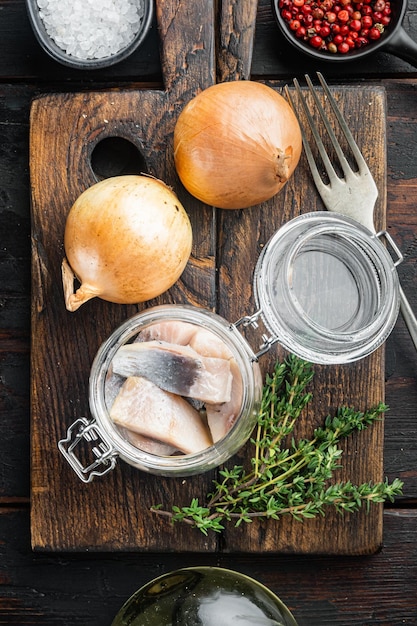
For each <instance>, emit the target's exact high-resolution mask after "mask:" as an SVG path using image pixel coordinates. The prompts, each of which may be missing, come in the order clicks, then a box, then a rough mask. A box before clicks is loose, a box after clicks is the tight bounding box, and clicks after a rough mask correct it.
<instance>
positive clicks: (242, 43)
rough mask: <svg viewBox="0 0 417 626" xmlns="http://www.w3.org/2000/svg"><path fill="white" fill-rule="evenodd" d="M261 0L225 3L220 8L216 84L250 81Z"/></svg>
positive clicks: (233, 0)
mask: <svg viewBox="0 0 417 626" xmlns="http://www.w3.org/2000/svg"><path fill="white" fill-rule="evenodd" d="M257 9H258V0H252V1H251V2H240V1H239V0H222V2H220V8H219V15H218V20H219V25H218V31H219V33H218V44H217V63H216V66H217V82H218V83H221V82H224V81H230V80H245V79H248V78H249V77H250V73H251V65H252V54H253V43H254V35H255V26H256V15H257Z"/></svg>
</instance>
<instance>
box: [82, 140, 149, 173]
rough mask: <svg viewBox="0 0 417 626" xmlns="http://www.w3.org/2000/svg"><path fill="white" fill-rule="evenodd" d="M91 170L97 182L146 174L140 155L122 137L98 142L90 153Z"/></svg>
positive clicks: (144, 163) (133, 145) (136, 149)
mask: <svg viewBox="0 0 417 626" xmlns="http://www.w3.org/2000/svg"><path fill="white" fill-rule="evenodd" d="M91 169H92V170H93V172H94V174H95V176H96V178H97V180H104V179H105V178H110V177H112V176H124V175H128V174H146V173H148V172H147V167H146V162H145V159H144V157H143V155H142V153H141V152H140V150H139V149H138V148H137V146H135V144H134V143H132V142H131V141H129V140H128V139H125V138H124V137H106V138H105V139H102V140H101V141H99V142H98V143H97V145H96V146H94V149H93V151H92V153H91Z"/></svg>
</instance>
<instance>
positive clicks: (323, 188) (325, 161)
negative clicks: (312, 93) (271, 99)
mask: <svg viewBox="0 0 417 626" xmlns="http://www.w3.org/2000/svg"><path fill="white" fill-rule="evenodd" d="M293 83H294V86H295V89H296V91H297V95H298V97H299V99H300V101H301V103H302V105H303V109H304V112H305V114H306V116H307V119H308V123H309V126H310V128H311V131H312V133H313V136H314V140H315V142H316V144H317V147H318V150H319V152H320V156H321V158H322V161H323V164H324V166H325V169H326V171H327V174H328V176H329V179H330V180H335V177H336V172H335V171H334V168H333V165H332V164H331V162H330V159H329V157H328V154H327V152H326V149H325V147H324V145H323V142H322V140H321V137H320V134H319V132H318V130H317V126H316V124H315V122H314V120H313V118H312V116H311V114H310V111H309V109H308V107H307V103H306V101H305V99H304V96H303V94H302V91H301V88H300V85H299V83H298V80H297V79H296V78H294V81H293ZM285 94H286V96H287V98H288V101H289V103H290V104H291V107H292V109H293V111H294V113H295V115H296V117H297V119H298V122H299V124H300V130H301V136H302V139H303V145H304V151H305V154H306V157H307V161H308V164H309V166H310V171H311V174H312V176H313V180H314V182H315V184H316V186H317V188H318V189H319V191H320V193H321V194H323V193H325V192H326V190H327V185H325V183H324V182H323V179H322V177H321V175H320V172H319V170H318V168H317V165H316V161H315V158H314V155H313V152H312V150H311V146H310V142H309V140H308V138H307V135H306V132H305V130H304V126H303V124H302V121H301V119H300V116H299V114H298V112H297V107H296V106H295V102H294V99H293V97H292V95H291V93H290V90H289V89H288V86H287V85H285Z"/></svg>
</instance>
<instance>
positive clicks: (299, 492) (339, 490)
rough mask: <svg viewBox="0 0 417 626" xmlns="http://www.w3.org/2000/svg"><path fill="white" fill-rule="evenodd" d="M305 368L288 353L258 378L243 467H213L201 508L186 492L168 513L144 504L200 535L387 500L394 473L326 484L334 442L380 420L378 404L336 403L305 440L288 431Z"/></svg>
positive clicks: (302, 400) (395, 487) (307, 373)
mask: <svg viewBox="0 0 417 626" xmlns="http://www.w3.org/2000/svg"><path fill="white" fill-rule="evenodd" d="M313 373H314V372H313V366H312V364H311V363H308V362H306V361H304V360H302V359H300V358H298V357H296V356H295V355H290V356H289V357H288V359H286V360H285V361H284V362H283V363H276V365H275V368H274V371H273V373H272V374H267V376H266V378H265V386H264V390H263V395H262V402H261V407H260V410H259V414H258V420H257V426H256V427H255V429H254V433H253V436H252V438H251V439H250V442H251V444H252V446H253V455H252V457H251V459H250V462H249V463H248V466H249V467H247V468H246V467H244V466H243V465H235V466H234V467H232V468H223V469H221V470H220V471H219V477H220V478H219V480H218V481H217V480H214V481H213V489H212V491H211V493H209V494H208V495H207V497H206V501H205V502H204V506H202V505H201V504H200V502H199V500H198V499H197V498H193V499H192V500H191V502H190V504H189V505H188V506H182V507H179V506H176V505H174V506H173V507H172V509H171V511H167V510H164V508H163V505H162V504H158V505H156V506H153V507H152V509H151V510H152V511H153V512H154V513H156V514H159V515H164V516H165V517H167V518H168V519H169V520H170V521H171V522H172V523H177V522H184V523H187V524H190V525H191V526H194V527H196V528H198V529H199V530H200V531H201V532H202V533H203V534H204V535H207V534H208V532H209V531H213V532H217V533H219V532H221V531H222V530H224V524H225V523H230V522H231V523H233V524H234V525H235V526H240V525H241V524H242V523H246V524H249V523H251V522H252V521H253V519H255V518H264V519H275V520H276V519H279V518H280V517H282V516H284V515H291V516H292V517H293V518H294V519H296V520H299V521H302V520H303V519H308V518H313V517H316V516H317V515H325V511H326V508H328V507H333V508H334V509H336V510H337V511H338V512H339V513H341V514H345V513H353V512H355V511H358V510H359V509H361V508H362V507H364V508H365V510H366V511H369V509H370V506H371V505H372V504H376V503H382V502H385V501H387V500H389V501H391V502H393V501H394V499H395V497H396V496H398V495H401V493H402V487H403V483H402V482H401V481H400V480H399V479H398V478H396V479H395V480H394V481H393V482H392V483H389V482H388V480H385V481H384V482H381V483H371V482H368V483H363V484H361V485H353V484H352V483H351V482H350V481H347V482H336V483H331V479H332V477H333V472H334V470H336V469H337V468H339V467H341V465H340V460H341V456H342V450H341V449H340V448H339V447H338V444H339V442H340V441H341V440H342V439H343V438H346V437H349V435H351V434H352V433H353V432H355V431H361V430H363V429H365V428H368V427H369V426H370V425H371V424H373V423H374V422H375V421H377V420H379V419H381V418H382V414H383V413H385V412H386V411H387V410H388V407H387V406H386V405H385V404H384V403H382V402H381V403H379V404H378V405H377V406H375V407H372V408H371V409H369V410H368V411H365V412H360V411H356V410H355V409H353V408H350V407H346V406H342V407H340V408H338V409H337V411H336V413H335V415H333V416H331V415H328V416H327V417H326V418H325V419H324V423H323V425H322V426H320V427H319V428H316V429H315V430H314V432H313V435H312V437H311V439H300V440H298V441H296V440H295V438H294V437H293V436H292V432H293V429H294V426H295V424H296V422H297V420H298V418H299V417H300V415H301V414H302V412H303V410H304V409H305V407H306V406H307V405H308V403H309V402H310V400H311V397H312V396H311V393H310V392H309V391H308V390H307V387H308V385H309V383H310V382H311V380H312V378H313Z"/></svg>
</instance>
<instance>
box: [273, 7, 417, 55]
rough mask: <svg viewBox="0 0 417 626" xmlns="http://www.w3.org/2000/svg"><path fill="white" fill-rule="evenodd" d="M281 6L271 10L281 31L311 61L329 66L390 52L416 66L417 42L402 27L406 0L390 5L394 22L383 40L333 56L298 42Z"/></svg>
mask: <svg viewBox="0 0 417 626" xmlns="http://www.w3.org/2000/svg"><path fill="white" fill-rule="evenodd" d="M278 5H279V0H272V11H273V13H274V15H275V19H276V22H277V24H278V27H279V29H280V31H281V32H282V34H283V35H284V37H285V39H286V40H287V41H288V42H289V43H290V44H291V45H292V46H294V48H296V49H297V50H299V51H301V52H303V53H304V54H307V55H308V56H309V57H311V58H314V59H319V60H320V61H328V62H330V63H346V62H347V61H354V60H357V59H361V58H363V57H366V56H368V55H369V54H374V53H375V52H377V51H378V50H380V51H384V52H390V53H391V54H394V55H395V56H397V57H399V58H400V59H403V60H404V61H407V62H408V63H410V64H411V65H413V66H415V67H417V43H416V42H415V41H414V40H413V39H411V37H409V36H408V34H407V33H406V32H405V30H404V29H403V27H402V21H403V19H404V14H405V12H406V10H407V1H406V0H395V1H393V2H391V10H392V14H391V22H390V24H389V26H388V27H387V28H386V30H385V32H384V34H383V36H382V37H381V39H378V40H377V41H373V42H371V43H369V44H368V45H367V46H365V47H363V48H357V49H356V50H351V51H350V52H347V53H346V54H332V53H331V52H326V51H322V50H317V49H316V48H313V47H312V46H311V45H310V44H308V43H306V42H305V41H302V40H301V39H298V38H297V37H296V36H295V34H294V33H293V32H292V31H291V30H290V29H289V27H288V23H287V22H286V21H285V20H284V18H283V17H282V16H281V11H280V9H279V6H278Z"/></svg>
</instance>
